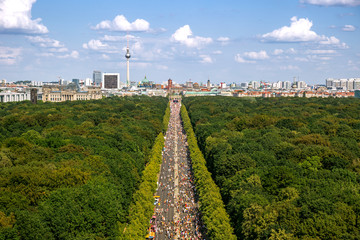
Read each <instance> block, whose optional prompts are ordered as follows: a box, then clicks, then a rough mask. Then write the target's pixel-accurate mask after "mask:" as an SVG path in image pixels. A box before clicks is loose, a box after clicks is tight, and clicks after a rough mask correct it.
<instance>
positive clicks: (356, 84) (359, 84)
mask: <svg viewBox="0 0 360 240" xmlns="http://www.w3.org/2000/svg"><path fill="white" fill-rule="evenodd" d="M354 89H355V90H359V89H360V78H355V80H354Z"/></svg>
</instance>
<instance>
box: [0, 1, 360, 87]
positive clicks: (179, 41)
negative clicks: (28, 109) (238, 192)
mask: <svg viewBox="0 0 360 240" xmlns="http://www.w3.org/2000/svg"><path fill="white" fill-rule="evenodd" d="M359 28H360V0H254V1H237V0H223V1H213V0H207V1H205V0H197V1H188V0H185V1H160V0H154V1H119V0H102V1H95V0H76V1H74V0H62V1H50V0H37V1H36V0H0V79H6V80H7V81H17V80H34V81H45V82H47V81H55V80H57V79H58V77H62V78H64V79H65V80H71V79H72V78H81V79H83V78H86V77H92V72H93V70H101V71H103V72H119V73H120V75H121V81H124V80H125V78H126V76H125V74H126V69H125V68H126V62H125V57H124V54H125V48H126V45H127V40H128V41H129V46H130V52H131V54H132V57H131V59H130V61H131V63H130V68H131V70H130V72H131V73H130V74H131V75H130V78H131V81H141V80H142V79H143V78H144V75H146V76H147V78H148V79H150V80H153V81H155V82H157V83H162V82H164V81H166V80H167V79H168V78H171V79H173V80H174V81H175V82H178V83H184V82H185V81H187V80H189V79H191V80H192V81H194V82H199V83H200V82H203V83H205V82H206V81H207V79H208V78H209V79H210V80H211V81H212V82H213V83H219V82H227V83H232V82H236V83H240V82H248V81H252V80H257V81H259V80H263V81H270V82H275V81H279V80H281V81H287V80H290V81H291V80H292V79H293V77H295V76H296V77H299V78H300V80H303V81H306V82H307V83H310V84H315V83H324V82H325V79H326V78H329V77H334V78H351V77H360V44H359V43H360V29H359Z"/></svg>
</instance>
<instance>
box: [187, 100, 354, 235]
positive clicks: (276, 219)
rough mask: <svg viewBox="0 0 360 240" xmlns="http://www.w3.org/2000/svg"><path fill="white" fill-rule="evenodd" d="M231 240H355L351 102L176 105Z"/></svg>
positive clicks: (202, 101) (207, 102)
mask: <svg viewBox="0 0 360 240" xmlns="http://www.w3.org/2000/svg"><path fill="white" fill-rule="evenodd" d="M183 103H184V104H185V105H186V107H187V109H188V112H189V116H190V119H191V123H192V125H193V127H194V130H195V134H196V137H197V140H198V143H199V145H200V148H201V150H202V152H203V153H204V155H205V159H206V162H207V167H208V168H209V170H210V171H211V172H212V177H213V178H214V180H215V182H216V183H217V185H218V186H219V187H220V190H221V195H222V198H223V200H224V203H225V205H226V210H227V212H228V214H229V215H230V218H231V221H232V224H233V227H234V229H235V232H236V235H237V237H238V238H239V239H273V240H274V239H360V232H359V230H360V194H359V190H360V184H359V182H360V177H359V173H360V160H359V158H360V147H359V146H360V102H359V100H358V99H354V98H352V99H350V98H349V99H334V98H329V99H314V98H312V99H306V98H273V99H268V98H267V99H262V98H256V99H255V98H247V99H241V98H229V97H189V98H185V99H183Z"/></svg>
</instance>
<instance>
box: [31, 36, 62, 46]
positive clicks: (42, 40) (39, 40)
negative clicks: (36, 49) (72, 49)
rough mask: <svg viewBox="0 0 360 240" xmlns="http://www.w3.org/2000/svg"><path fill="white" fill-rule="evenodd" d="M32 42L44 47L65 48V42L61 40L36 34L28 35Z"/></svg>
mask: <svg viewBox="0 0 360 240" xmlns="http://www.w3.org/2000/svg"><path fill="white" fill-rule="evenodd" d="M26 38H27V39H28V40H29V41H30V42H31V43H34V44H36V45H38V46H40V47H44V48H63V47H64V44H62V43H60V41H58V40H55V39H51V38H48V37H40V36H36V37H32V36H27V37H26Z"/></svg>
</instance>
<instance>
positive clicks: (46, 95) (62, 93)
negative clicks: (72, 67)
mask: <svg viewBox="0 0 360 240" xmlns="http://www.w3.org/2000/svg"><path fill="white" fill-rule="evenodd" d="M101 98H102V93H101V89H100V87H95V86H92V87H85V88H83V89H82V90H81V91H80V90H79V89H78V87H77V86H76V83H71V84H69V85H67V86H61V85H55V86H51V85H45V86H43V94H42V100H43V101H44V102H64V101H76V100H94V99H101Z"/></svg>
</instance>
